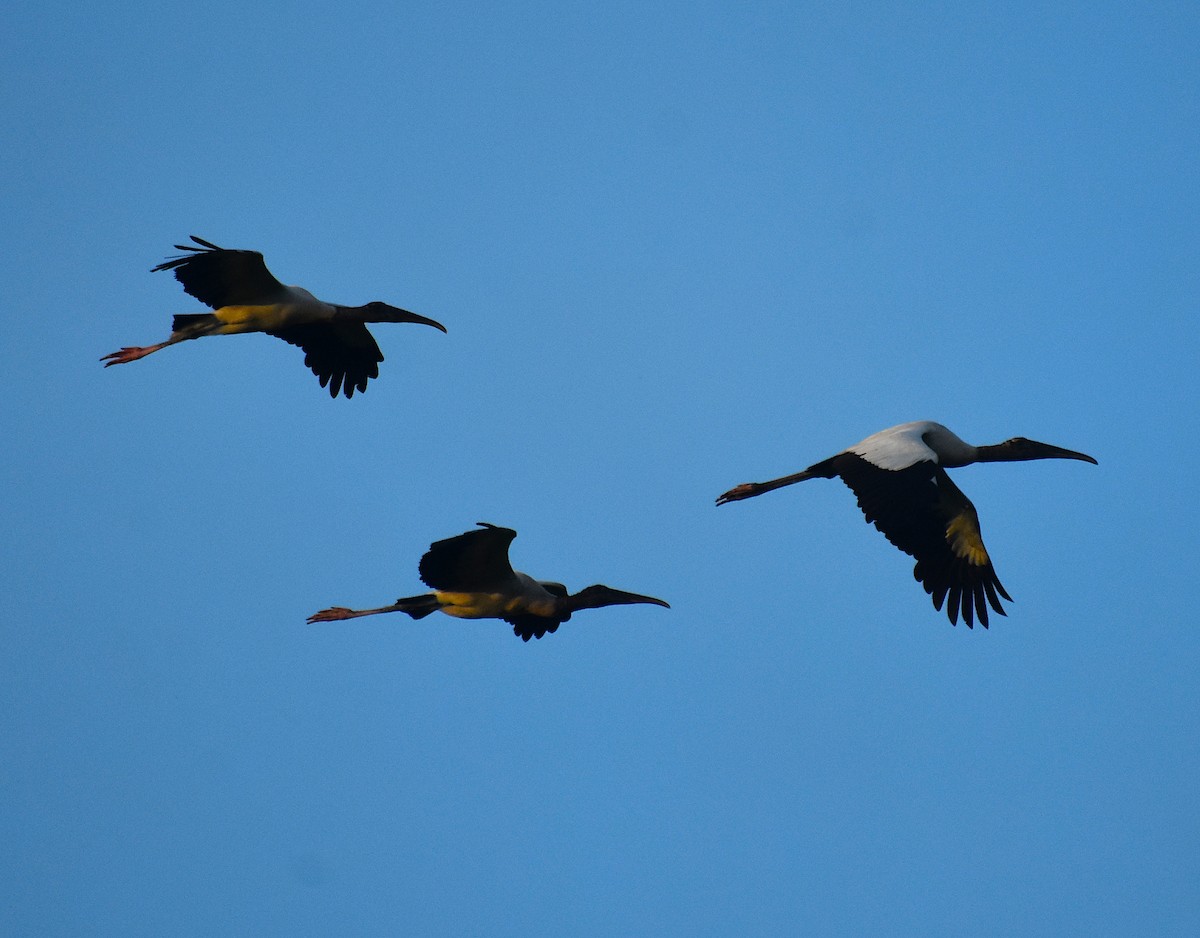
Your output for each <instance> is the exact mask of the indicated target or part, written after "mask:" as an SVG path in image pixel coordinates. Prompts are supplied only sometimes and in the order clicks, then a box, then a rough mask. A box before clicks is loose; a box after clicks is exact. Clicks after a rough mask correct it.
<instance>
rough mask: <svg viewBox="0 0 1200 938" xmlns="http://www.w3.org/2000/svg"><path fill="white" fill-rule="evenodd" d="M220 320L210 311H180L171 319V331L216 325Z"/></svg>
mask: <svg viewBox="0 0 1200 938" xmlns="http://www.w3.org/2000/svg"><path fill="white" fill-rule="evenodd" d="M220 324H221V321H220V320H219V319H217V317H216V316H214V315H213V314H212V313H180V314H179V315H177V316H176V317H175V318H174V319H172V320H171V331H172V332H187V331H189V330H194V329H196V328H197V327H209V326H218V325H220Z"/></svg>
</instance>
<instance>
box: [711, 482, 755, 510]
mask: <svg viewBox="0 0 1200 938" xmlns="http://www.w3.org/2000/svg"><path fill="white" fill-rule="evenodd" d="M758 493H759V485H758V483H757V482H743V483H742V484H741V485H735V486H734V487H733V488H731V489H730V490H729V491H728V492H726V493H725V494H724V495H721V496H719V497H718V498H717V504H718V505H724V504H725V503H726V502H736V501H741V500H742V499H743V498H753V497H754V496H755V495H757V494H758Z"/></svg>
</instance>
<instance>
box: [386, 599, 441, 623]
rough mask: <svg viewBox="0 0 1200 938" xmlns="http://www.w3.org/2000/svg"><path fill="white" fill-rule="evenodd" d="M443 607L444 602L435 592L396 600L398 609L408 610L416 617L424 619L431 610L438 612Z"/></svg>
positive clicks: (399, 610)
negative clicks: (439, 599) (440, 600)
mask: <svg viewBox="0 0 1200 938" xmlns="http://www.w3.org/2000/svg"><path fill="white" fill-rule="evenodd" d="M441 608H442V604H441V603H439V602H438V598H437V597H436V596H435V595H433V593H425V594H423V595H421V596H405V597H401V598H400V599H397V600H396V611H397V612H407V613H408V614H409V615H410V616H412V617H413V618H414V619H424V618H425V617H426V616H427V615H429V614H430V613H431V612H437V611H438V610H439V609H441Z"/></svg>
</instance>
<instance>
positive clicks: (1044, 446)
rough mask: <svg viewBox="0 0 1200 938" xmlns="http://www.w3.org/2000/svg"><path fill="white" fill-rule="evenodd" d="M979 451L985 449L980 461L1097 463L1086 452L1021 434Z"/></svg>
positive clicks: (982, 449) (982, 448)
mask: <svg viewBox="0 0 1200 938" xmlns="http://www.w3.org/2000/svg"><path fill="white" fill-rule="evenodd" d="M979 449H980V450H981V451H985V450H986V451H987V458H986V460H984V459H981V460H980V462H984V461H987V462H1023V461H1025V460H1030V459H1079V460H1081V461H1083V462H1090V463H1091V464H1092V465H1093V466H1096V465H1099V463H1097V462H1096V460H1095V459H1093V458H1092V457H1091V456H1089V455H1087V453H1077V452H1075V450H1073V449H1063V448H1062V447H1061V446H1052V445H1051V444H1049V443H1039V442H1038V441H1037V440H1027V439H1026V438H1025V437H1023V436H1014V437H1013V438H1012V439H1011V440H1005V441H1004V442H1003V443H997V444H996V445H995V446H981V447H979Z"/></svg>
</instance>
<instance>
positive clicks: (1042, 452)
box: [1024, 440, 1100, 466]
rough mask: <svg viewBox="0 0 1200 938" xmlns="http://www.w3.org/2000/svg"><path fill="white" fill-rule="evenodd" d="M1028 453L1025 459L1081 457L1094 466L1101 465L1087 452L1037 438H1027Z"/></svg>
mask: <svg viewBox="0 0 1200 938" xmlns="http://www.w3.org/2000/svg"><path fill="white" fill-rule="evenodd" d="M1026 442H1027V443H1028V447H1029V449H1028V453H1027V455H1025V456H1024V458H1025V459H1079V460H1081V461H1083V462H1090V463H1091V464H1092V465H1093V466H1098V465H1100V464H1099V463H1098V462H1096V460H1095V459H1093V458H1092V457H1091V456H1089V455H1088V454H1087V453H1077V452H1075V450H1073V449H1063V447H1061V446H1051V445H1050V444H1049V443H1039V442H1038V441H1037V440H1027V441H1026Z"/></svg>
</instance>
